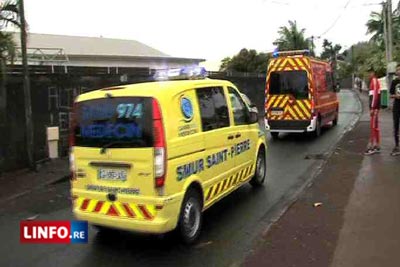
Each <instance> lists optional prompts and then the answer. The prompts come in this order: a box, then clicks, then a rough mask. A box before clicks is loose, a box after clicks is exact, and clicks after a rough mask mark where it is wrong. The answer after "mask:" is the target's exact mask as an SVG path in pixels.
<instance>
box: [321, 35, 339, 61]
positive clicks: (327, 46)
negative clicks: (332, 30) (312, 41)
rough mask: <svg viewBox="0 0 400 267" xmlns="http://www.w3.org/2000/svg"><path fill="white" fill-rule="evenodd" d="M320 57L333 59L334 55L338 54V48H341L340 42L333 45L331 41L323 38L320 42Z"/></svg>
mask: <svg viewBox="0 0 400 267" xmlns="http://www.w3.org/2000/svg"><path fill="white" fill-rule="evenodd" d="M322 48H323V50H322V53H321V56H320V57H321V58H322V59H334V58H336V55H337V54H339V52H340V50H342V46H341V45H340V44H335V45H333V43H332V42H329V41H328V40H327V39H325V40H324V42H323V44H322Z"/></svg>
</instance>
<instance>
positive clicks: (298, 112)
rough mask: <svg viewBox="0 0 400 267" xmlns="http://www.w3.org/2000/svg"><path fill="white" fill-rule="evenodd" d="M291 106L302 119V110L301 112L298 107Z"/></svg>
mask: <svg viewBox="0 0 400 267" xmlns="http://www.w3.org/2000/svg"><path fill="white" fill-rule="evenodd" d="M293 108H294V109H295V110H296V112H297V114H299V116H300V119H304V118H305V116H304V114H303V112H301V111H300V109H299V108H298V107H297V106H293Z"/></svg>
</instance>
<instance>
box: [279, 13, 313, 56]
mask: <svg viewBox="0 0 400 267" xmlns="http://www.w3.org/2000/svg"><path fill="white" fill-rule="evenodd" d="M305 31H306V29H304V28H303V29H299V28H298V26H297V22H296V21H291V20H289V26H282V27H280V28H279V31H278V34H279V38H278V39H277V40H276V41H275V43H276V44H277V46H278V49H279V50H280V51H287V50H301V49H308V48H309V47H310V40H309V39H307V38H306V37H305Z"/></svg>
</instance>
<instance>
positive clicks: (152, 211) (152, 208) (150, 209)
mask: <svg viewBox="0 0 400 267" xmlns="http://www.w3.org/2000/svg"><path fill="white" fill-rule="evenodd" d="M146 208H147V211H148V212H149V213H150V215H151V216H152V217H156V214H157V210H156V206H155V205H146Z"/></svg>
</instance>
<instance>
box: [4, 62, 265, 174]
mask: <svg viewBox="0 0 400 267" xmlns="http://www.w3.org/2000/svg"><path fill="white" fill-rule="evenodd" d="M30 73H31V95H32V113H33V114H32V115H33V126H34V146H35V147H34V158H35V160H37V161H40V160H43V159H46V158H47V157H48V154H47V136H46V129H47V127H52V126H58V127H59V129H60V141H59V154H60V155H61V156H67V154H68V129H69V120H70V116H71V108H72V104H73V100H74V98H75V97H76V96H77V95H79V94H81V93H84V92H87V91H91V90H95V89H99V88H103V87H106V86H114V85H120V84H129V83H138V82H143V81H149V80H150V79H151V78H152V75H153V73H154V70H151V69H146V68H141V69H138V68H102V67H99V68H94V67H67V68H66V67H65V66H30ZM209 76H210V78H214V79H224V80H229V81H231V82H233V83H234V84H235V85H236V86H237V87H238V88H239V89H240V90H241V91H242V92H243V93H245V94H246V95H247V96H248V97H249V98H250V100H252V101H253V102H254V103H255V104H256V105H257V107H258V109H259V110H260V111H262V110H264V87H265V75H263V74H258V73H233V72H228V73H225V72H211V73H209ZM6 87H7V100H6V102H7V109H6V117H7V120H6V125H7V127H6V131H5V132H4V133H1V138H4V139H3V140H6V141H5V142H3V144H4V146H5V147H3V148H0V150H1V151H2V154H3V156H4V158H5V162H4V163H5V164H4V166H5V170H6V171H8V170H13V169H18V168H23V167H26V166H27V157H26V153H25V141H24V140H25V122H24V102H23V88H22V67H21V66H13V67H10V68H8V78H7V86H6Z"/></svg>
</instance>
